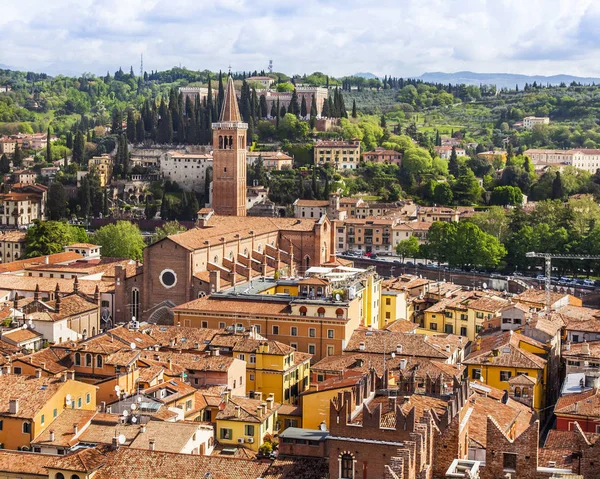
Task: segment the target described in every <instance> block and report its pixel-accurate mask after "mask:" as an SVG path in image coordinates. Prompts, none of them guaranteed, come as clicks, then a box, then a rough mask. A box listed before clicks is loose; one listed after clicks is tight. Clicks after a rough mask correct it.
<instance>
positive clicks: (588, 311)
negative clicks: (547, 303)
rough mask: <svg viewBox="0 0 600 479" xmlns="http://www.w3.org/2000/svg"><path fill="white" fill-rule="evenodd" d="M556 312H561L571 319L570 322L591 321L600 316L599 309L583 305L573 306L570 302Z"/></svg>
mask: <svg viewBox="0 0 600 479" xmlns="http://www.w3.org/2000/svg"><path fill="white" fill-rule="evenodd" d="M554 314H559V315H560V316H561V317H562V318H563V319H565V320H569V322H570V321H590V320H593V319H598V318H600V311H598V310H597V309H592V308H585V307H583V306H572V305H570V304H569V305H567V306H563V307H562V308H560V309H559V310H558V311H556V313H554Z"/></svg>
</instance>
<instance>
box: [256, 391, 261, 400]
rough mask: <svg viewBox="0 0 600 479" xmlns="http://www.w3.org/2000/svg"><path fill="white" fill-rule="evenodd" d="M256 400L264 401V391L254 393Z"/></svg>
mask: <svg viewBox="0 0 600 479" xmlns="http://www.w3.org/2000/svg"><path fill="white" fill-rule="evenodd" d="M254 399H258V400H259V401H262V391H254Z"/></svg>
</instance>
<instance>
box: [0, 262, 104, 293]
mask: <svg viewBox="0 0 600 479" xmlns="http://www.w3.org/2000/svg"><path fill="white" fill-rule="evenodd" d="M10 264H12V263H8V264H7V265H10ZM0 266H4V265H0ZM21 269H22V268H21ZM57 284H58V286H59V288H60V292H61V294H68V293H72V292H73V280H71V279H62V278H39V277H38V278H36V277H34V276H19V275H16V274H0V289H3V290H5V291H15V290H17V291H30V292H34V291H35V290H36V287H39V289H40V291H41V292H43V293H53V292H54V291H55V289H56V285H57ZM96 286H98V288H99V289H100V293H107V292H111V291H114V290H115V286H114V283H112V282H107V281H93V280H87V279H82V280H81V281H79V291H80V292H81V293H84V294H87V295H89V296H91V295H93V294H94V292H95V290H96Z"/></svg>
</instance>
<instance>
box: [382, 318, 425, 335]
mask: <svg viewBox="0 0 600 479" xmlns="http://www.w3.org/2000/svg"><path fill="white" fill-rule="evenodd" d="M418 327H419V325H418V324H417V323H413V322H412V321H408V320H406V319H398V320H396V321H394V322H393V323H391V324H388V326H387V327H386V328H385V329H387V330H388V331H394V332H396V333H411V332H414V331H415V330H416V329H417V328H418Z"/></svg>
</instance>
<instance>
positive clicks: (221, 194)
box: [212, 75, 248, 216]
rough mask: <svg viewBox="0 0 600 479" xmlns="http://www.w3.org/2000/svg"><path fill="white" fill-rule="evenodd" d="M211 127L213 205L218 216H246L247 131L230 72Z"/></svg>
mask: <svg viewBox="0 0 600 479" xmlns="http://www.w3.org/2000/svg"><path fill="white" fill-rule="evenodd" d="M212 129H213V196H212V208H213V210H214V212H215V213H216V214H217V215H224V216H246V134H247V130H248V124H247V123H244V122H243V121H242V116H241V115H240V109H239V107H238V102H237V98H236V96H235V87H234V85H233V78H231V75H229V77H228V79H227V89H226V91H225V99H224V100H223V107H222V108H221V114H220V116H219V121H218V122H217V123H213V124H212Z"/></svg>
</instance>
